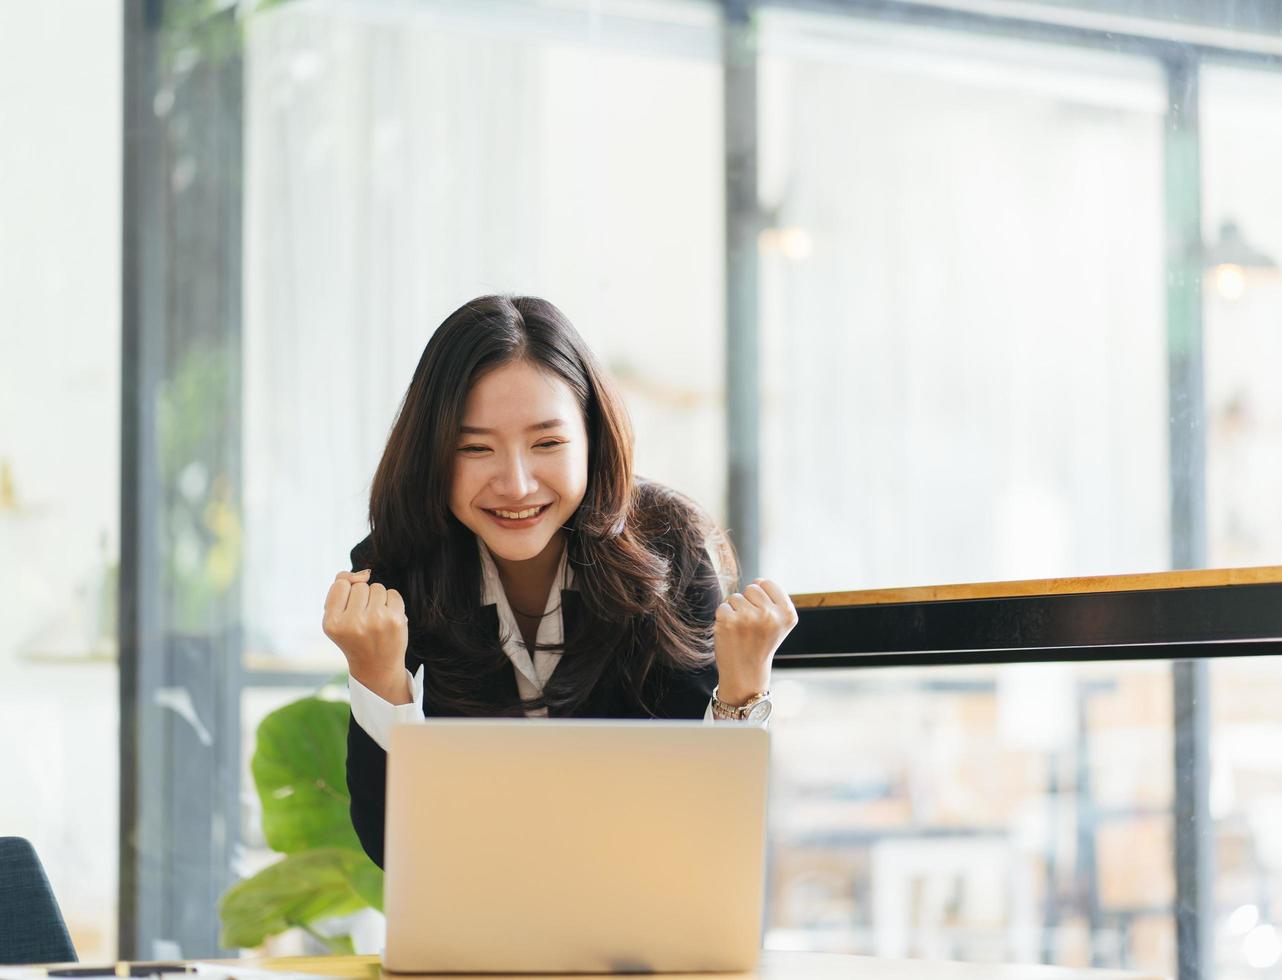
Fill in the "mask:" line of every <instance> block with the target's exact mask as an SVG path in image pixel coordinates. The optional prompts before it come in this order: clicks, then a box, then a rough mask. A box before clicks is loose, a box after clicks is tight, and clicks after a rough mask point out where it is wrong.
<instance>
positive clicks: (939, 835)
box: [766, 658, 1282, 977]
mask: <svg viewBox="0 0 1282 980" xmlns="http://www.w3.org/2000/svg"><path fill="white" fill-rule="evenodd" d="M1280 667H1282V662H1280V661H1279V660H1278V659H1277V658H1256V659H1225V660H1213V661H1210V662H1209V671H1208V674H1209V678H1210V680H1209V683H1210V691H1211V702H1210V703H1211V706H1212V707H1211V721H1210V724H1211V729H1210V732H1209V733H1208V734H1209V744H1210V755H1211V759H1212V768H1211V774H1210V781H1211V813H1212V818H1213V827H1212V828H1209V829H1208V834H1209V842H1210V844H1211V846H1212V848H1213V857H1212V867H1213V868H1214V872H1213V883H1212V884H1211V887H1212V888H1213V892H1214V907H1215V924H1214V928H1213V935H1214V937H1215V949H1214V952H1213V954H1212V955H1213V962H1214V966H1215V970H1216V973H1215V975H1216V976H1224V977H1238V976H1242V977H1248V976H1264V975H1271V974H1267V971H1268V970H1269V969H1270V968H1271V967H1273V966H1274V965H1275V964H1276V963H1277V962H1278V960H1279V955H1280V954H1282V946H1280V945H1279V943H1278V938H1277V928H1278V924H1279V914H1278V910H1277V907H1276V903H1275V902H1273V901H1272V899H1271V896H1272V895H1274V894H1276V890H1277V888H1278V887H1279V885H1282V830H1280V829H1279V828H1282V820H1279V814H1278V807H1279V806H1280V805H1282V803H1280V802H1279V801H1280V800H1282V794H1280V793H1279V790H1280V789H1282V768H1280V767H1279V764H1278V761H1277V757H1278V752H1277V751H1276V750H1277V747H1278V746H1279V745H1280V744H1282V729H1280V728H1279V726H1278V724H1277V721H1276V710H1274V709H1275V706H1276V703H1277V699H1278V697H1279V695H1282V671H1280V670H1279V668H1280ZM1171 672H1172V664H1171V662H1170V661H1152V662H1144V663H1111V664H1101V663H1096V664H1089V663H1088V664H1027V665H1015V666H1003V667H968V668H929V669H921V668H915V669H886V670H868V671H853V670H826V671H795V672H794V671H790V672H788V673H787V675H786V676H784V677H782V678H781V679H779V681H778V682H777V684H776V688H775V692H774V693H775V696H776V699H777V703H778V707H777V710H776V713H775V715H774V721H772V726H773V729H774V767H775V768H774V770H773V773H772V780H773V783H772V787H773V796H772V800H771V827H772V840H771V847H770V868H771V871H770V874H771V883H770V891H769V894H770V904H769V908H768V910H767V922H768V934H767V939H766V944H767V946H770V947H775V948H804V949H812V948H824V949H833V950H843V951H849V952H859V953H869V954H878V955H883V956H913V957H932V958H935V957H943V958H950V959H962V960H975V961H994V962H996V961H1022V962H1039V961H1040V962H1046V963H1058V964H1063V965H1071V966H1091V965H1095V966H1116V967H1126V968H1131V969H1138V970H1150V971H1156V972H1159V973H1162V974H1163V975H1166V976H1174V975H1175V962H1176V961H1175V924H1174V916H1173V903H1174V898H1175V877H1174V869H1175V863H1174V842H1173V817H1172V812H1173V811H1172V807H1173V805H1174V795H1173V794H1174V785H1175V782H1174V779H1173V777H1174V741H1173V737H1172V733H1173V727H1172V718H1173V717H1174V707H1173V704H1172V696H1173V695H1172V683H1171V676H1172V674H1171Z"/></svg>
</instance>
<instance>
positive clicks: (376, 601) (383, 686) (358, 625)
mask: <svg viewBox="0 0 1282 980" xmlns="http://www.w3.org/2000/svg"><path fill="white" fill-rule="evenodd" d="M369 574H370V573H369V569H368V568H366V569H364V570H362V571H359V572H339V573H338V574H337V575H336V576H335V577H334V584H333V585H331V586H330V587H329V594H328V595H326V596H325V618H324V619H323V620H322V622H321V627H322V629H324V630H325V635H326V636H328V637H329V638H330V639H331V640H333V641H334V643H335V644H337V646H338V648H339V649H340V650H342V651H343V656H345V657H346V658H347V669H348V671H349V673H351V675H352V676H353V677H354V678H356V680H358V681H360V683H361V684H363V685H365V687H367V688H369V689H370V690H371V691H373V692H374V693H375V694H377V695H378V696H379V697H381V698H382V699H383V700H384V701H388V702H390V703H391V704H409V703H410V701H412V700H413V697H412V693H411V691H410V685H409V677H408V675H407V673H406V671H405V651H406V648H407V647H408V646H409V620H408V619H406V617H405V600H404V599H402V598H401V594H400V593H399V592H397V591H396V590H395V589H387V588H384V587H383V586H381V585H379V584H378V583H377V582H375V583H374V584H373V585H371V584H370V581H369Z"/></svg>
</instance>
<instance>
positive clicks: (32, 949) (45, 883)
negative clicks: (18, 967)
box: [0, 837, 76, 964]
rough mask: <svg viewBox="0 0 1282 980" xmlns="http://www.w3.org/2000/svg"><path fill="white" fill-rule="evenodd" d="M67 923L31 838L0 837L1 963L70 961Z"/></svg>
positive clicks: (71, 952)
mask: <svg viewBox="0 0 1282 980" xmlns="http://www.w3.org/2000/svg"><path fill="white" fill-rule="evenodd" d="M75 958H76V948H75V947H74V946H72V945H71V936H70V935H69V934H68V933H67V924H66V923H65V922H63V921H62V913H61V912H60V911H59V910H58V902H57V900H56V899H55V898H54V897H53V889H52V888H50V887H49V879H48V878H46V877H45V871H44V868H43V867H41V865H40V859H39V858H38V857H36V851H35V848H33V847H32V846H31V843H30V841H27V840H26V839H24V838H22V837H0V963H5V964H16V963H70V962H72V961H74V960H75Z"/></svg>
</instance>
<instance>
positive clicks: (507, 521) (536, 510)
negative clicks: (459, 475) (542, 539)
mask: <svg viewBox="0 0 1282 980" xmlns="http://www.w3.org/2000/svg"><path fill="white" fill-rule="evenodd" d="M551 507H552V505H551V504H537V505H535V506H534V507H522V508H520V509H519V510H508V509H507V508H493V509H491V508H489V507H483V508H482V510H484V511H485V513H487V514H488V515H489V516H490V519H491V520H493V521H494V523H495V524H497V525H498V526H499V527H506V528H513V529H515V528H523V527H533V526H534V525H535V524H537V523H538V522H539V521H541V520H542V519H543V515H544V514H546V513H547V512H548V510H549V509H550V508H551Z"/></svg>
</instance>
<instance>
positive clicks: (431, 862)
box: [383, 719, 769, 973]
mask: <svg viewBox="0 0 1282 980" xmlns="http://www.w3.org/2000/svg"><path fill="white" fill-rule="evenodd" d="M768 764H769V735H768V734H767V733H766V732H765V731H764V730H762V729H760V728H756V727H750V726H740V725H726V724H718V725H716V726H711V725H705V724H701V723H698V722H671V721H635V722H633V721H546V720H540V721H528V720H521V719H517V720H502V721H480V720H448V721H447V720H440V721H429V722H428V723H427V724H425V725H405V726H399V727H397V728H395V729H393V731H392V735H391V746H390V751H389V753H388V771H387V834H386V845H385V852H384V854H385V858H386V861H385V863H386V867H387V873H386V877H385V894H384V910H385V912H386V914H387V947H386V950H385V951H384V954H383V964H384V968H385V969H386V970H387V971H389V972H396V973H444V972H453V973H470V972H479V973H611V972H629V973H635V972H658V973H663V972H695V971H710V970H727V971H730V970H749V969H752V968H753V966H754V965H755V964H756V961H757V956H758V951H759V949H760V945H761V920H762V901H763V890H764V876H765V822H766V777H767V769H768Z"/></svg>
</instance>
